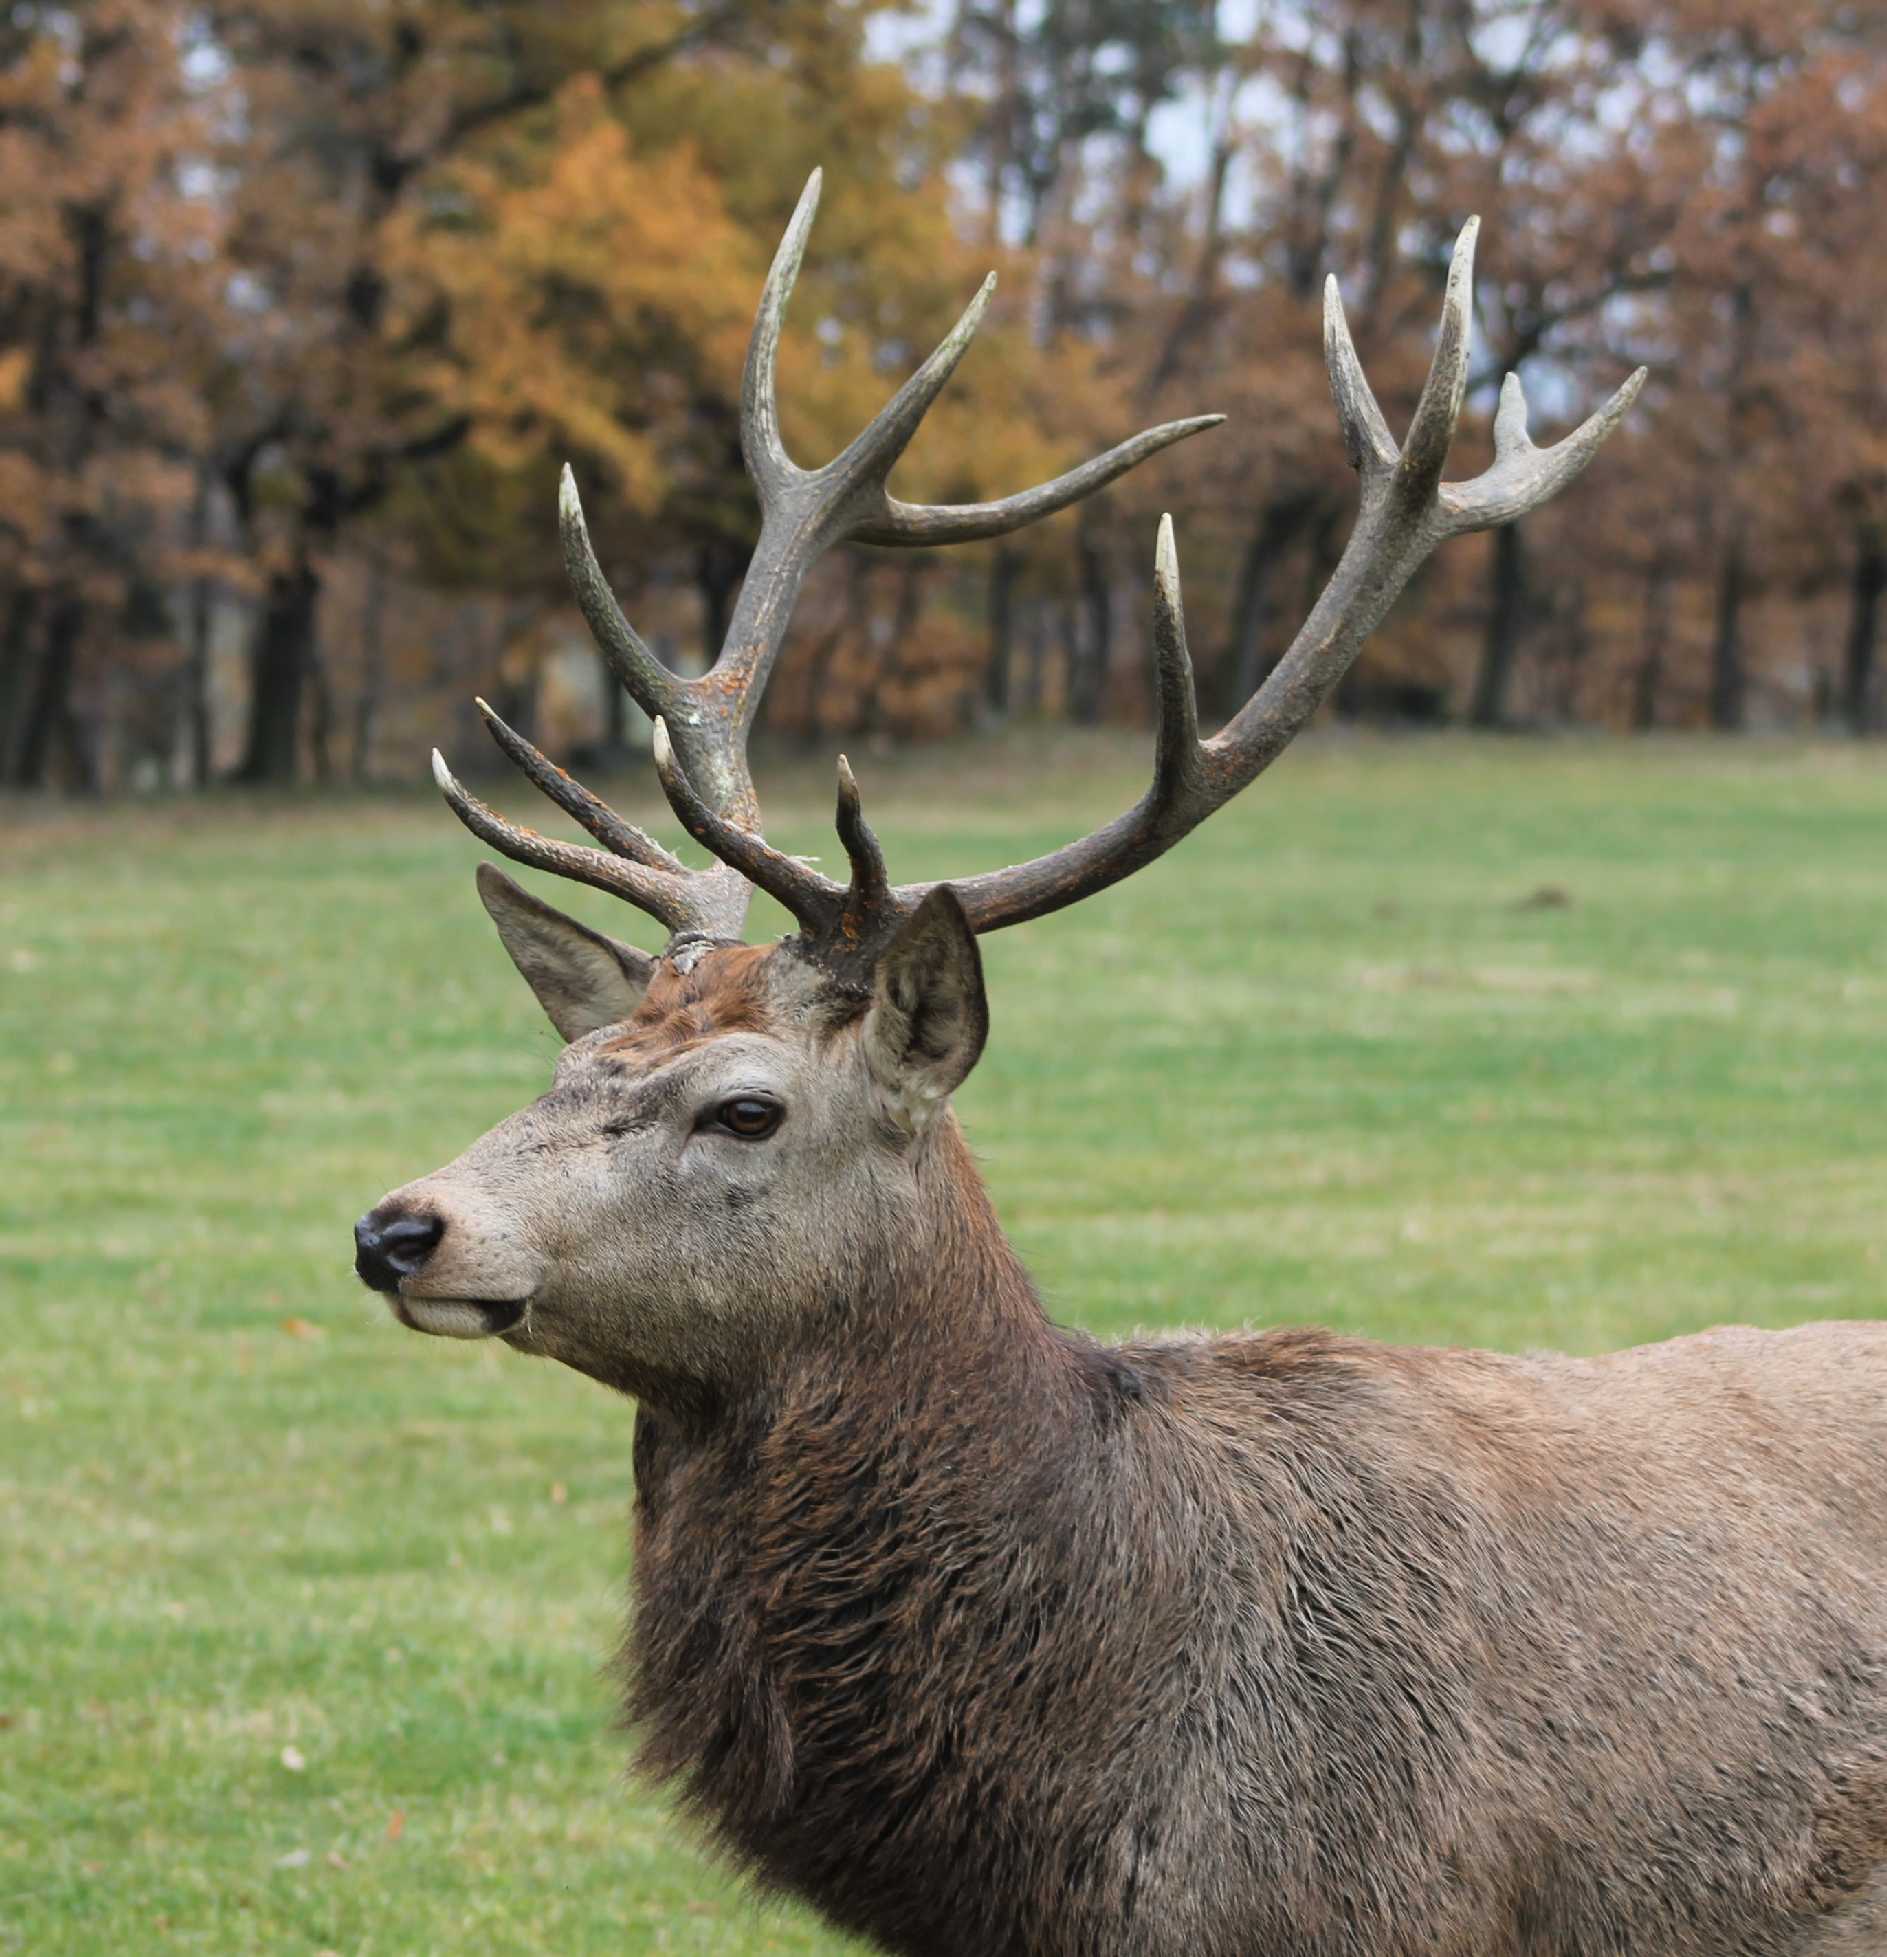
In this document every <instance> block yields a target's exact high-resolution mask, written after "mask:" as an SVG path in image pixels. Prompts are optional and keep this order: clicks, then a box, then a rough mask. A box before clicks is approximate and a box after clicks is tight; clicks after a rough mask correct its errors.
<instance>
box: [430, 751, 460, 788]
mask: <svg viewBox="0 0 1887 1957" xmlns="http://www.w3.org/2000/svg"><path fill="white" fill-rule="evenodd" d="M432 778H433V780H434V782H435V783H436V784H437V785H438V787H439V788H440V790H441V791H442V792H443V793H445V794H447V795H450V794H451V793H452V792H453V790H454V789H456V788H457V787H458V783H457V782H456V781H454V780H453V778H452V770H451V769H450V768H448V767H447V766H446V758H445V756H444V755H443V754H441V753H440V752H439V750H438V749H437V748H434V749H433V751H432Z"/></svg>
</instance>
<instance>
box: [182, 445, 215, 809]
mask: <svg viewBox="0 0 1887 1957" xmlns="http://www.w3.org/2000/svg"><path fill="white" fill-rule="evenodd" d="M213 480H214V478H213V477H212V475H211V472H210V469H209V467H208V466H207V465H205V466H204V467H202V468H199V469H198V471H197V489H196V495H195V496H194V497H193V498H192V500H191V504H190V548H191V549H192V550H193V551H197V552H199V553H200V552H202V551H205V550H207V549H208V548H209V542H210V492H211V484H212V482H213ZM214 601H215V593H214V590H213V588H212V586H211V583H210V580H209V579H208V578H207V577H205V576H204V575H203V573H202V572H201V571H199V572H198V573H197V575H196V576H195V577H193V578H192V579H191V580H190V612H189V625H188V628H187V631H188V645H189V664H188V666H187V667H186V669H185V674H184V684H185V687H186V693H185V698H184V714H185V717H186V721H187V732H188V735H189V741H190V786H191V787H192V788H195V789H199V790H200V789H205V788H208V787H209V785H210V775H211V773H212V770H213V765H214V760H213V756H212V755H211V752H210V741H211V734H212V728H211V725H210V630H211V627H212V625H213V624H214V622H215V610H214Z"/></svg>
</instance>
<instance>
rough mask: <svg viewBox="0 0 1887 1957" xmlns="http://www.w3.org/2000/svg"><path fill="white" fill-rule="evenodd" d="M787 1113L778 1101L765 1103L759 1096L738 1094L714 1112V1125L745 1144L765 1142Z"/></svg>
mask: <svg viewBox="0 0 1887 1957" xmlns="http://www.w3.org/2000/svg"><path fill="white" fill-rule="evenodd" d="M785 1113H786V1110H785V1109H784V1108H783V1107H781V1106H780V1104H779V1102H778V1101H763V1100H762V1099H761V1098H760V1097H759V1096H758V1095H757V1094H736V1095H735V1096H734V1097H733V1099H732V1100H728V1101H723V1102H722V1103H721V1104H720V1106H719V1107H718V1108H716V1109H715V1110H714V1125H715V1126H716V1127H717V1128H725V1129H726V1130H727V1132H728V1133H729V1134H730V1135H738V1136H739V1137H740V1138H741V1140H742V1141H744V1142H757V1141H763V1140H764V1139H765V1138H766V1137H767V1136H768V1135H770V1134H772V1133H773V1131H774V1129H776V1128H777V1127H778V1126H779V1125H780V1119H781V1117H782V1116H783V1115H784V1114H785Z"/></svg>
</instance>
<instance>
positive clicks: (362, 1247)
mask: <svg viewBox="0 0 1887 1957" xmlns="http://www.w3.org/2000/svg"><path fill="white" fill-rule="evenodd" d="M445 1233H446V1226H445V1223H444V1221H443V1219H441V1218H439V1217H436V1216H415V1215H413V1214H412V1212H411V1211H408V1210H393V1211H391V1212H390V1213H383V1212H382V1211H380V1210H369V1211H368V1212H367V1214H366V1215H365V1216H363V1217H362V1218H361V1219H360V1221H359V1222H358V1223H356V1224H355V1225H354V1269H355V1270H357V1271H358V1272H359V1273H360V1279H361V1282H362V1283H363V1284H371V1285H372V1286H373V1288H374V1289H375V1290H376V1291H397V1290H398V1289H399V1288H400V1280H401V1278H403V1277H413V1276H415V1275H416V1274H417V1273H418V1272H419V1270H420V1268H421V1267H422V1266H423V1265H424V1264H425V1262H426V1259H427V1258H428V1257H430V1256H431V1255H432V1253H433V1250H434V1248H435V1247H436V1246H437V1244H438V1242H439V1239H440V1238H441V1237H443V1236H444V1235H445Z"/></svg>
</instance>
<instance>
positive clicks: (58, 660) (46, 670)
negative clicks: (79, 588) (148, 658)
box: [10, 592, 98, 794]
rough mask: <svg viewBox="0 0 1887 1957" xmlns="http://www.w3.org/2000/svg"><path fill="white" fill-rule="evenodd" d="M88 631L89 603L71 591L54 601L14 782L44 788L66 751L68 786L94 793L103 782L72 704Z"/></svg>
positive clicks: (29, 699)
mask: <svg viewBox="0 0 1887 1957" xmlns="http://www.w3.org/2000/svg"><path fill="white" fill-rule="evenodd" d="M84 632H85V601H84V600H83V599H82V598H79V597H76V596H74V595H73V594H72V593H70V592H63V593H60V594H59V595H58V596H57V597H55V598H54V600H53V605H52V610H51V613H50V614H49V616H48V617H47V620H46V637H45V641H44V643H43V645H42V646H41V648H40V654H39V659H38V661H37V663H36V665H35V666H34V669H33V673H32V678H31V680H30V682H29V683H28V689H27V695H26V703H25V711H24V713H23V714H22V716H21V723H20V732H19V739H18V744H17V747H16V749H15V753H14V764H13V773H12V776H11V784H10V785H11V786H13V787H15V788H44V787H45V786H46V785H47V783H48V782H49V781H50V780H51V779H52V774H53V760H54V756H55V753H56V752H57V751H58V750H60V749H63V750H64V753H65V760H66V785H67V786H68V787H69V788H72V789H73V790H75V791H77V792H79V793H81V794H89V793H91V792H92V791H93V790H95V789H96V788H97V786H98V773H97V766H96V763H95V761H94V759H93V756H92V752H91V749H90V747H89V745H88V744H87V742H86V739H85V732H84V729H83V728H82V727H81V726H80V725H79V719H78V715H77V713H76V711H75V710H74V708H73V705H72V681H73V678H74V676H75V674H76V672H77V668H78V653H79V641H80V640H81V638H82V637H83V636H84Z"/></svg>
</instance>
